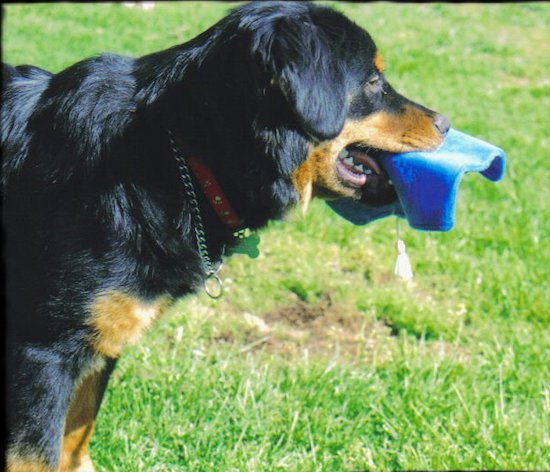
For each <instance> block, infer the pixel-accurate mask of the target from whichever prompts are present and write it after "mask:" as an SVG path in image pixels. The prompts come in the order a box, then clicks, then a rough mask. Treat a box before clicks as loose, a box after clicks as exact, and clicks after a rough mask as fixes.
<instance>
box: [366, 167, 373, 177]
mask: <svg viewBox="0 0 550 472" xmlns="http://www.w3.org/2000/svg"><path fill="white" fill-rule="evenodd" d="M365 174H367V175H371V174H372V169H370V168H368V167H367V168H366V169H365Z"/></svg>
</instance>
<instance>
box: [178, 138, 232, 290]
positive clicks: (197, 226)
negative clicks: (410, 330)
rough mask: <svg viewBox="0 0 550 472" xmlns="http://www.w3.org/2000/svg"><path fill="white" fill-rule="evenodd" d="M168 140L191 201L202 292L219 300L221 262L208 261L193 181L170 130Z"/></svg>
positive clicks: (221, 284) (204, 235)
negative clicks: (201, 278) (200, 268)
mask: <svg viewBox="0 0 550 472" xmlns="http://www.w3.org/2000/svg"><path fill="white" fill-rule="evenodd" d="M168 138H169V139H170V146H171V148H172V152H173V154H174V158H175V159H176V163H177V164H178V169H179V171H180V176H181V180H182V183H183V188H184V189H185V193H186V194H187V196H188V197H189V199H190V200H191V217H192V219H193V228H194V230H195V239H196V240H197V248H198V250H199V256H200V259H201V265H202V268H203V270H204V272H205V273H206V279H205V280H204V291H205V292H206V293H207V295H208V296H209V297H211V298H220V297H221V296H222V295H223V283H222V280H221V279H220V276H219V275H218V273H219V271H220V269H221V268H222V264H223V261H222V260H221V258H220V261H219V262H218V263H217V264H216V265H215V266H214V264H213V263H212V259H210V254H209V253H208V246H207V244H206V234H205V232H204V225H203V222H202V216H201V210H200V207H199V201H198V199H197V194H196V192H195V187H194V185H193V179H192V178H191V174H190V172H189V167H188V166H187V162H186V160H185V157H184V156H183V154H182V153H181V151H180V150H179V148H178V146H177V145H176V142H175V141H174V137H173V135H172V132H171V131H170V130H169V131H168ZM222 254H223V251H222Z"/></svg>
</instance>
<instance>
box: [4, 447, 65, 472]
mask: <svg viewBox="0 0 550 472" xmlns="http://www.w3.org/2000/svg"><path fill="white" fill-rule="evenodd" d="M6 471H7V472H55V469H54V468H52V467H50V466H48V465H46V464H45V463H44V461H42V460H40V459H38V458H35V457H32V456H25V457H24V456H22V455H20V454H18V453H17V452H13V451H8V453H7V454H6Z"/></svg>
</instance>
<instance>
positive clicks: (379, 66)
mask: <svg viewBox="0 0 550 472" xmlns="http://www.w3.org/2000/svg"><path fill="white" fill-rule="evenodd" d="M374 67H376V70H377V71H378V72H384V68H385V65H384V58H383V57H382V54H380V52H378V51H376V56H374Z"/></svg>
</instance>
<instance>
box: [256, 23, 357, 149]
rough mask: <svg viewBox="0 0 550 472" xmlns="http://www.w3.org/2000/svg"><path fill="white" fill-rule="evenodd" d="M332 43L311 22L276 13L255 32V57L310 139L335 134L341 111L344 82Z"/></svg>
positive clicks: (340, 124) (339, 127)
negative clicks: (258, 59)
mask: <svg viewBox="0 0 550 472" xmlns="http://www.w3.org/2000/svg"><path fill="white" fill-rule="evenodd" d="M335 48H336V45H335V44H333V43H331V41H330V40H329V38H328V37H327V36H326V34H325V33H324V32H323V31H322V30H321V28H320V27H318V26H317V25H315V24H313V23H311V22H308V21H301V19H300V18H292V17H279V18H277V19H276V21H273V22H272V23H271V24H270V27H269V28H264V29H263V30H261V31H257V36H256V38H255V41H254V44H253V53H255V55H256V56H259V58H260V61H261V62H262V66H263V67H265V72H266V73H267V74H271V79H270V83H271V86H275V87H278V88H279V89H280V91H281V93H282V95H283V96H284V98H285V100H286V101H287V103H288V104H289V106H290V108H291V110H292V112H293V113H294V114H295V117H296V119H297V120H298V123H299V124H300V126H301V128H302V129H303V131H304V132H305V133H306V134H308V135H309V136H311V137H312V138H314V139H315V140H325V139H331V138H334V137H335V136H337V135H338V134H339V133H340V131H341V130H342V127H343V125H344V119H345V116H346V112H347V104H346V83H345V78H344V71H343V66H342V64H341V61H340V60H339V57H338V54H337V51H336V50H335Z"/></svg>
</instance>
